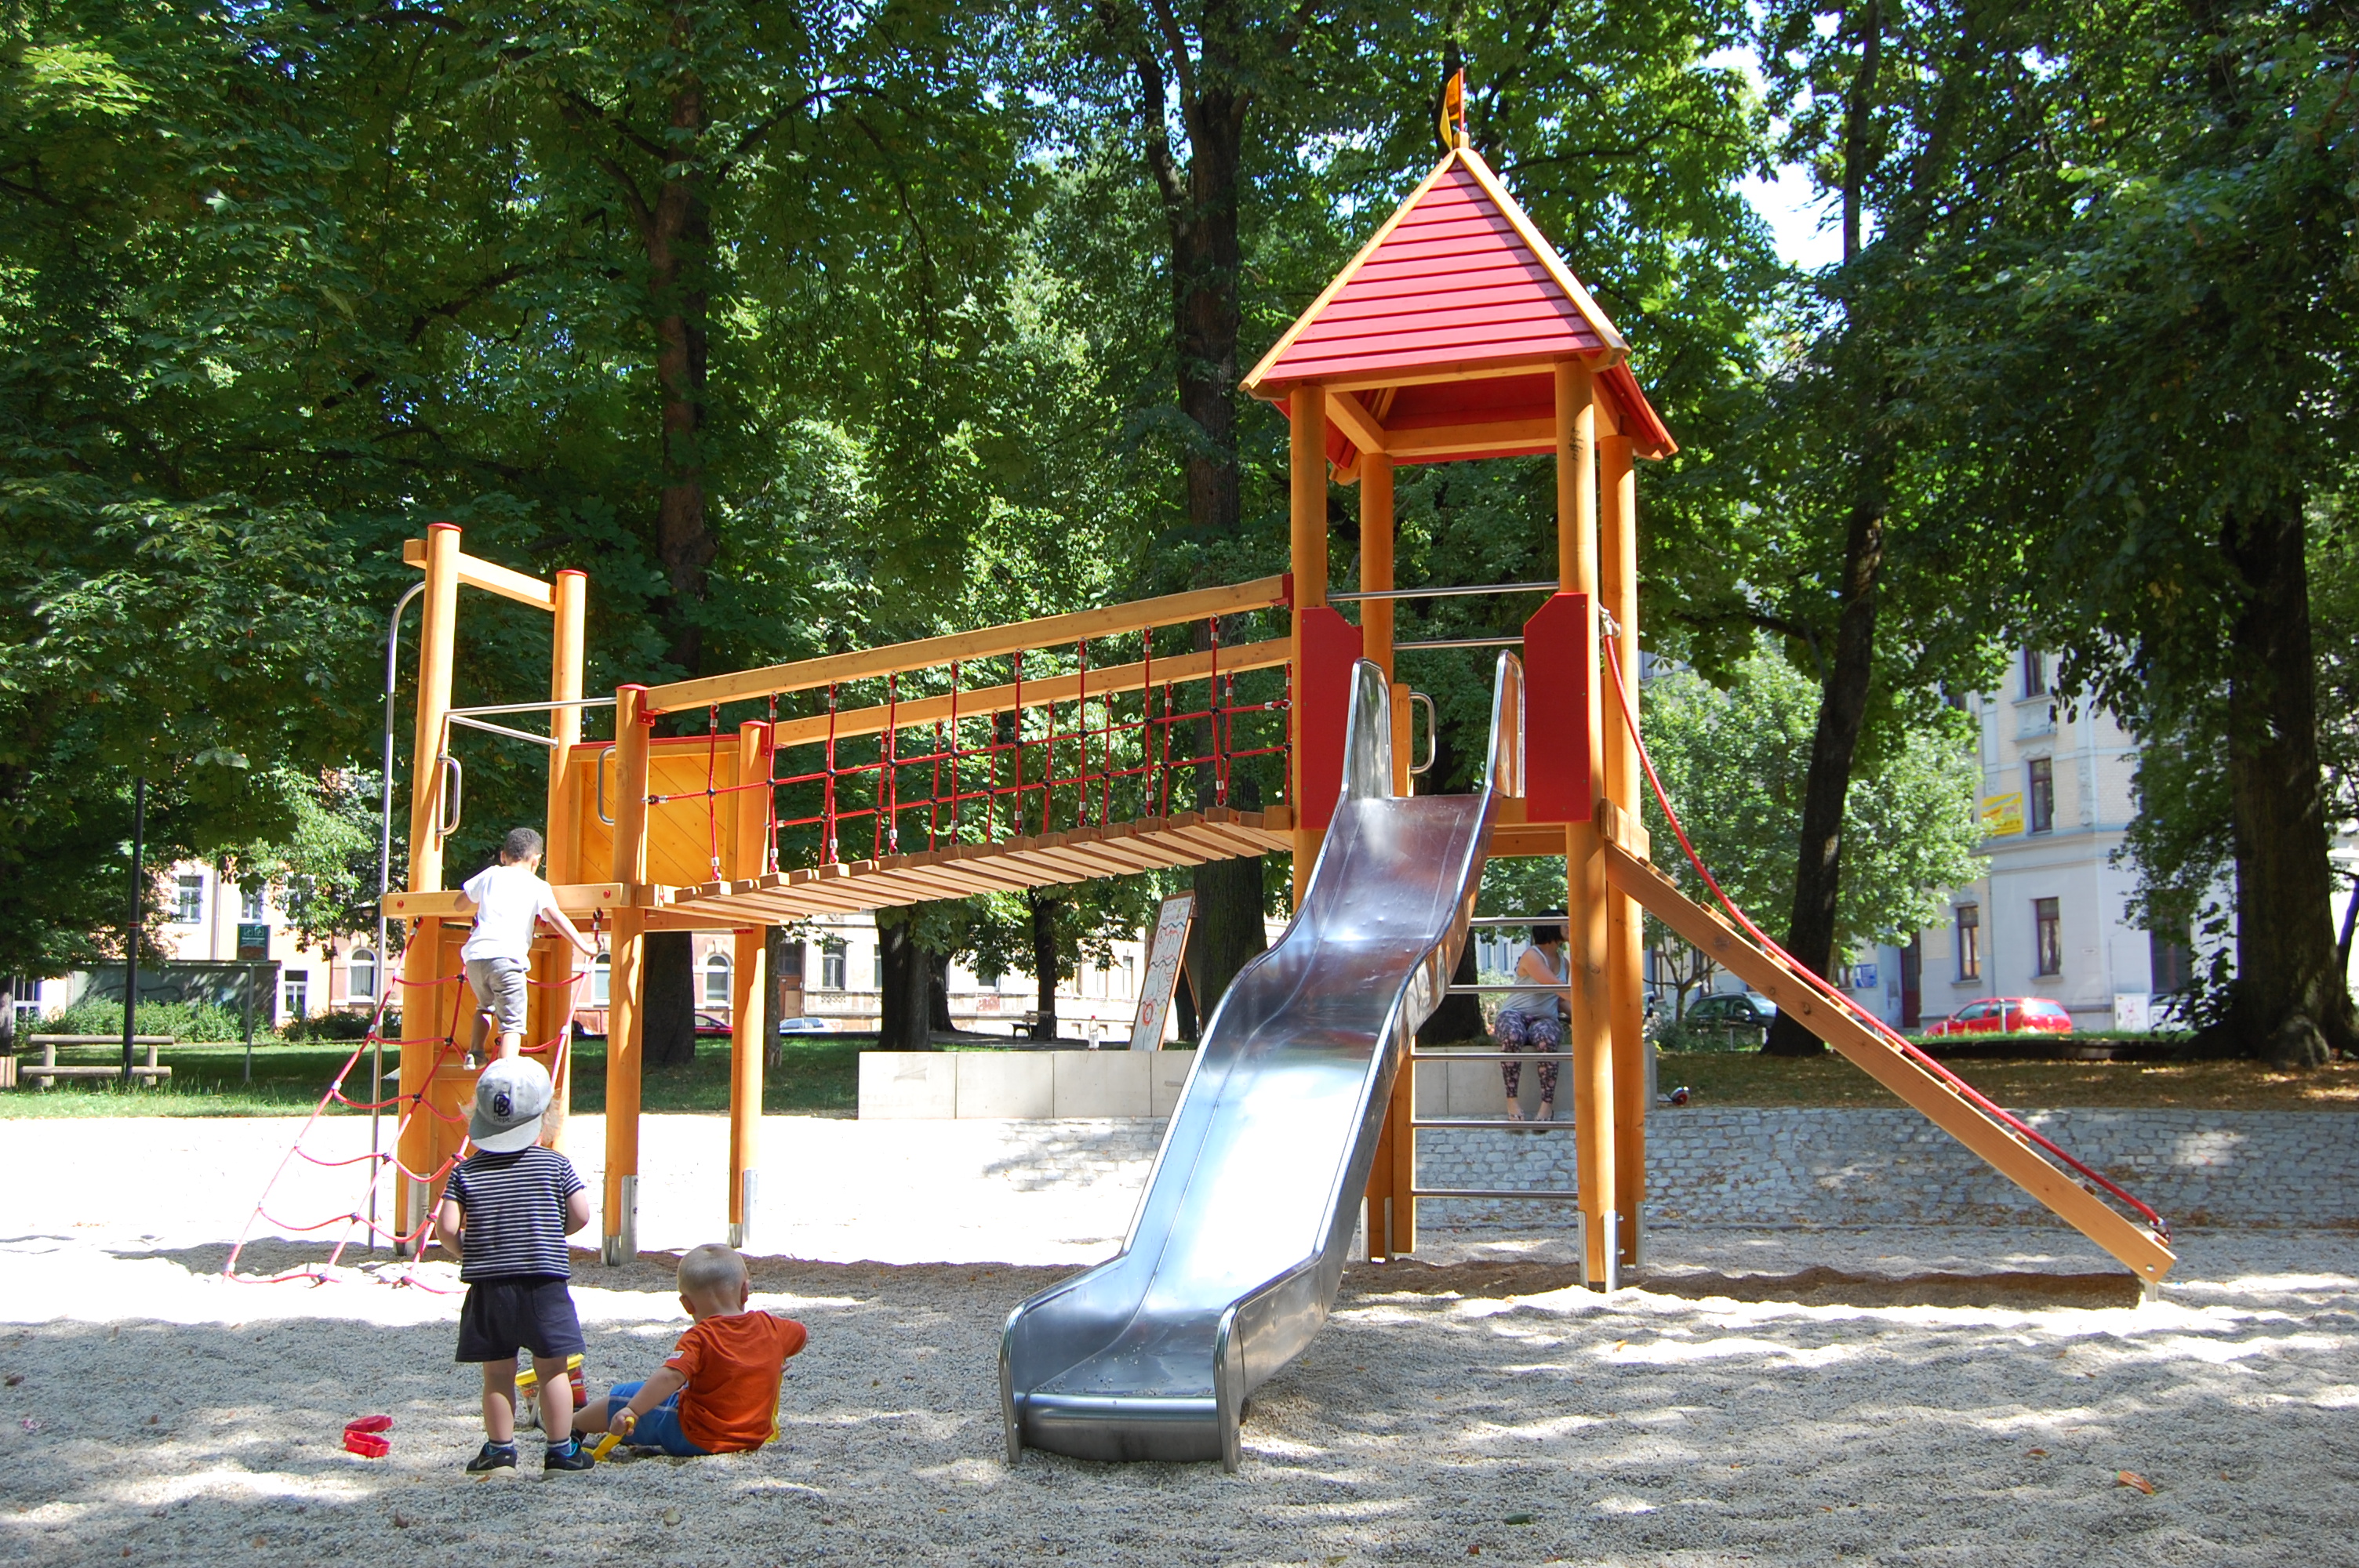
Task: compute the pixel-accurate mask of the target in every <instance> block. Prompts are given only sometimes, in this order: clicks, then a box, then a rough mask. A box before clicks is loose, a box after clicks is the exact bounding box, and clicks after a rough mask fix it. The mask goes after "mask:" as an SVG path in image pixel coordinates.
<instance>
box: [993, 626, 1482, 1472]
mask: <svg viewBox="0 0 2359 1568" xmlns="http://www.w3.org/2000/svg"><path fill="white" fill-rule="evenodd" d="M1390 704H1391V698H1390V693H1389V691H1388V689H1387V687H1386V682H1385V678H1384V672H1383V671H1382V670H1380V669H1379V668H1378V667H1377V666H1376V665H1373V664H1370V663H1368V662H1367V661H1365V660H1363V661H1361V662H1360V663H1359V664H1358V665H1356V666H1354V668H1353V684H1352V702H1351V708H1350V712H1349V717H1348V719H1347V721H1346V733H1345V739H1344V761H1343V796H1342V799H1341V800H1340V801H1339V802H1338V803H1337V806H1336V810H1335V817H1334V821H1333V823H1332V825H1331V826H1330V827H1329V828H1328V830H1327V836H1326V840H1325V842H1324V844H1323V845H1322V846H1321V849H1320V852H1319V859H1318V860H1317V862H1316V863H1315V864H1314V866H1313V867H1312V869H1311V872H1310V886H1309V888H1308V889H1306V890H1305V892H1304V894H1303V899H1302V907H1301V909H1300V910H1299V912H1298V913H1297V914H1296V915H1295V917H1294V921H1293V923H1292V924H1291V925H1288V927H1287V928H1286V932H1285V935H1282V936H1281V937H1280V938H1279V939H1278V941H1277V946H1273V947H1271V948H1270V949H1269V950H1268V951H1266V952H1265V953H1263V954H1261V955H1259V956H1258V957H1256V958H1255V959H1254V960H1253V961H1252V962H1251V963H1249V964H1247V965H1246V966H1245V968H1243V969H1242V970H1240V971H1239V972H1238V974H1237V978H1236V979H1235V980H1234V982H1233V983H1232V984H1231V985H1230V987H1229V989H1228V992H1227V994H1226V995H1225V996H1223V998H1222V999H1221V1002H1220V1005H1219V1006H1218V1007H1216V1008H1215V1009H1214V1010H1213V1011H1212V1019H1211V1021H1210V1022H1209V1023H1208V1024H1207V1025H1206V1027H1205V1030H1204V1034H1203V1040H1202V1044H1201V1045H1200V1046H1199V1048H1198V1050H1197V1052H1196V1060H1195V1062H1194V1064H1193V1065H1192V1066H1191V1067H1190V1071H1189V1076H1188V1083H1187V1087H1185V1088H1184V1089H1183V1090H1182V1091H1181V1093H1180V1104H1179V1106H1178V1107H1177V1108H1175V1110H1174V1111H1173V1113H1172V1117H1171V1122H1170V1126H1169V1129H1168V1130H1166V1132H1165V1134H1164V1138H1163V1147H1162V1150H1161V1151H1160V1152H1158V1154H1157V1156H1156V1161H1155V1167H1154V1169H1153V1170H1152V1171H1151V1172H1149V1173H1148V1175H1147V1191H1146V1193H1145V1195H1143V1196H1142V1197H1141V1198H1140V1200H1139V1206H1138V1211H1137V1214H1136V1216H1135V1217H1133V1219H1132V1221H1131V1226H1130V1232H1129V1234H1128V1235H1127V1236H1126V1237H1125V1238H1124V1240H1123V1245H1122V1250H1121V1251H1120V1252H1119V1253H1117V1254H1115V1256H1114V1257H1113V1258H1111V1259H1109V1260H1107V1261H1105V1262H1103V1263H1101V1264H1099V1265H1098V1266H1097V1267H1095V1268H1093V1269H1092V1270H1090V1271H1087V1272H1086V1273H1083V1274H1080V1275H1077V1276H1075V1277H1074V1278H1072V1279H1071V1280H1067V1281H1064V1282H1063V1283H1061V1284H1060V1285H1058V1286H1056V1287H1055V1288H1054V1289H1051V1290H1048V1291H1044V1292H1041V1293H1040V1294H1038V1295H1037V1296H1034V1297H1033V1298H1032V1299H1031V1300H1029V1301H1027V1302H1026V1303H1024V1304H1023V1305H1021V1306H1019V1307H1017V1308H1016V1310H1015V1311H1014V1312H1012V1313H1010V1314H1008V1316H1007V1325H1006V1329H1005V1331H1004V1332H1003V1333H1002V1335H1001V1337H1000V1346H999V1393H1000V1403H1001V1413H1002V1416H1003V1418H1004V1420H1005V1421H1006V1428H1007V1454H1008V1458H1009V1459H1010V1460H1011V1461H1013V1460H1014V1459H1016V1457H1017V1456H1018V1455H1019V1454H1021V1453H1022V1452H1023V1450H1024V1449H1025V1447H1026V1446H1027V1445H1028V1446H1031V1447H1034V1448H1045V1449H1048V1450H1049V1451H1050V1452H1052V1453H1057V1454H1071V1455H1073V1456H1075V1457H1077V1458H1083V1459H1167V1460H1204V1459H1215V1458H1217V1459H1219V1460H1220V1461H1221V1462H1222V1464H1223V1465H1225V1466H1226V1467H1227V1468H1229V1469H1231V1470H1234V1469H1235V1468H1236V1467H1237V1461H1238V1437H1237V1427H1238V1422H1239V1421H1240V1419H1241V1418H1242V1416H1243V1413H1244V1409H1245V1396H1246V1395H1248V1394H1250V1393H1251V1392H1252V1391H1253V1390H1255V1389H1256V1388H1257V1387H1259V1386H1260V1385H1261V1384H1262V1383H1264V1382H1266V1381H1267V1380H1268V1379H1270V1378H1271V1377H1273V1376H1275V1375H1276V1374H1277V1372H1278V1371H1279V1370H1280V1369H1281V1368H1284V1367H1285V1366H1286V1365H1287V1364H1288V1362H1290V1361H1292V1360H1293V1359H1294V1357H1297V1356H1299V1355H1300V1354H1301V1353H1302V1350H1303V1347H1304V1346H1307V1345H1308V1344H1309V1343H1310V1336H1312V1335H1314V1334H1316V1333H1317V1332H1318V1331H1319V1328H1320V1325H1322V1324H1323V1323H1325V1322H1326V1320H1327V1312H1328V1309H1329V1307H1330V1306H1331V1305H1332V1303H1333V1302H1334V1299H1335V1291H1336V1287H1337V1286H1338V1285H1339V1284H1340V1283H1341V1282H1342V1281H1343V1263H1344V1259H1345V1255H1346V1254H1347V1253H1348V1252H1349V1251H1350V1249H1351V1245H1352V1236H1353V1227H1354V1226H1355V1224H1356V1222H1357V1219H1358V1210H1359V1197H1360V1194H1361V1192H1362V1189H1364V1187H1365V1186H1366V1185H1367V1180H1368V1170H1369V1166H1370V1165H1371V1163H1372V1162H1374V1160H1375V1148H1376V1136H1377V1133H1378V1132H1379V1131H1380V1130H1381V1129H1382V1127H1383V1124H1384V1119H1385V1109H1386V1105H1387V1104H1388V1103H1389V1101H1390V1099H1391V1096H1392V1088H1393V1080H1394V1075H1395V1074H1397V1073H1398V1072H1400V1071H1401V1070H1402V1069H1403V1068H1404V1067H1405V1066H1406V1065H1407V1063H1408V1051H1409V1045H1410V1042H1411V1041H1412V1040H1413V1039H1414V1038H1415V1036H1416V1033H1417V1028H1418V1025H1419V1024H1420V1023H1423V1022H1425V1020H1426V1019H1427V1018H1428V1017H1430V1015H1431V1014H1432V1012H1433V1010H1434V1009H1435V1008H1436V1007H1437V1006H1439V1005H1440V1001H1441V998H1442V995H1443V993H1444V991H1445V990H1446V989H1447V988H1448V985H1449V980H1450V976H1451V971H1452V970H1453V969H1454V968H1456V967H1457V962H1458V955H1459V951H1460V949H1461V948H1462V946H1464V945H1465V942H1466V933H1467V922H1468V920H1469V918H1470V917H1471V916H1472V915H1473V912H1474V895H1475V892H1477V890H1478V889H1479V888H1480V886H1481V884H1482V880H1483V861H1484V846H1485V845H1486V844H1487V843H1488V842H1489V841H1490V837H1491V829H1492V826H1493V822H1494V820H1495V816H1496V813H1497V808H1498V801H1499V799H1500V798H1501V797H1502V796H1505V795H1520V794H1521V793H1522V789H1523V784H1522V780H1523V733H1524V687H1523V665H1521V664H1520V663H1519V662H1518V661H1517V659H1516V658H1515V657H1514V655H1512V654H1502V655H1501V656H1500V659H1499V665H1498V676H1497V679H1496V682H1495V687H1494V690H1493V696H1492V708H1491V750H1490V758H1489V762H1488V765H1487V766H1486V767H1485V769H1484V782H1483V789H1482V792H1481V793H1480V794H1479V795H1424V796H1418V797H1411V798H1406V799H1400V798H1395V797H1394V795H1393V794H1392V777H1393V770H1392V716H1391V711H1390Z"/></svg>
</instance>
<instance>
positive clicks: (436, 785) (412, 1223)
mask: <svg viewBox="0 0 2359 1568" xmlns="http://www.w3.org/2000/svg"><path fill="white" fill-rule="evenodd" d="M424 598H425V600H426V604H425V611H424V615H423V619H422V621H421V623H420V625H419V634H418V722H417V725H416V727H415V729H414V730H412V735H411V744H410V752H409V759H410V761H409V891H410V892H440V890H441V887H442V834H441V814H442V779H443V770H442V763H441V758H440V753H441V750H442V731H443V725H444V722H445V719H444V716H445V715H446V714H448V713H449V712H450V710H451V661H452V659H453V657H454V655H455V654H456V653H457V650H458V635H459V529H458V526H457V525H456V524H451V523H436V524H432V525H431V526H429V528H428V529H427V530H426V592H425V595H424ZM442 936H443V934H442V922H441V921H440V920H420V921H419V922H417V923H416V924H415V925H413V926H412V927H411V931H410V938H409V947H408V954H407V956H406V957H404V959H403V961H402V967H401V979H402V994H401V1026H402V1027H401V1039H402V1045H401V1057H400V1078H401V1103H402V1105H403V1107H404V1108H408V1110H409V1113H410V1114H409V1116H408V1121H407V1123H406V1124H405V1125H404V1126H403V1128H402V1130H401V1138H400V1141H398V1143H397V1144H396V1146H395V1155H396V1158H397V1160H398V1161H399V1162H400V1163H401V1165H402V1166H403V1167H404V1168H405V1169H407V1170H408V1171H409V1172H412V1173H414V1174H412V1175H409V1176H405V1177H402V1178H401V1179H400V1180H399V1182H398V1185H397V1190H398V1191H399V1192H400V1194H401V1195H402V1201H401V1202H400V1203H399V1204H397V1206H396V1208H395V1221H394V1223H395V1226H396V1227H397V1229H398V1230H399V1231H401V1232H402V1233H404V1234H407V1233H408V1232H410V1231H413V1230H415V1229H417V1228H418V1227H419V1226H420V1225H421V1224H423V1223H424V1222H425V1218H426V1215H427V1211H428V1209H429V1206H430V1204H431V1201H432V1184H431V1183H429V1181H427V1180H425V1179H424V1178H425V1177H426V1176H427V1175H428V1174H429V1173H431V1172H432V1171H433V1169H434V1167H435V1166H436V1165H437V1164H439V1163H440V1160H439V1159H438V1157H437V1155H436V1145H437V1144H438V1143H439V1142H440V1140H439V1139H437V1138H436V1137H435V1130H436V1129H437V1128H438V1127H439V1126H440V1121H439V1120H438V1119H436V1118H435V1117H434V1116H433V1115H432V1114H430V1113H427V1112H422V1111H419V1109H417V1107H418V1106H419V1103H420V1101H421V1099H422V1098H423V1096H424V1095H425V1093H426V1087H427V1082H428V1080H429V1078H430V1077H432V1076H433V1073H434V1063H435V1057H436V1054H437V1047H438V1045H439V1044H440V1039H439V1036H440V1030H438V1029H437V1028H436V1027H435V1025H436V1022H437V1021H438V1019H437V1015H438V1014H439V1013H440V1012H441V1011H442V1002H443V998H442V994H441V993H442V992H443V991H444V990H448V989H455V988H452V987H448V986H437V985H435V984H434V981H435V980H437V979H440V978H441V977H440V975H439V974H438V973H437V971H438V970H439V969H440V967H441V958H442V945H443V944H442ZM378 961H379V962H383V959H382V958H381V957H380V959H379V960H378ZM454 1000H455V999H454ZM405 1250H406V1249H405Z"/></svg>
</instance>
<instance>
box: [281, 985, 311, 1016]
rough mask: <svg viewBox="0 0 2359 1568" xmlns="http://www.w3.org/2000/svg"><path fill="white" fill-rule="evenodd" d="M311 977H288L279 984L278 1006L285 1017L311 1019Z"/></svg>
mask: <svg viewBox="0 0 2359 1568" xmlns="http://www.w3.org/2000/svg"><path fill="white" fill-rule="evenodd" d="M310 999H311V977H310V976H309V975H288V976H286V977H285V978H283V979H280V981H279V982H278V1006H279V1011H280V1012H281V1013H282V1014H283V1015H284V1016H286V1017H288V1018H309V1017H310V1016H311V1008H310Z"/></svg>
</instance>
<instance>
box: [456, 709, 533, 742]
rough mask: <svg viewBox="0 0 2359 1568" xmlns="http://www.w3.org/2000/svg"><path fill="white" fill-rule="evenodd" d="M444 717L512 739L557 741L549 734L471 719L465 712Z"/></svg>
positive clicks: (471, 727) (467, 726) (465, 725)
mask: <svg viewBox="0 0 2359 1568" xmlns="http://www.w3.org/2000/svg"><path fill="white" fill-rule="evenodd" d="M443 717H444V718H446V719H450V721H451V723H453V724H458V725H463V726H464V727H466V728H467V729H469V730H490V731H491V732H492V733H493V734H495V735H505V736H506V737H507V738H508V739H509V740H511V741H531V742H532V743H533V744H534V745H536V746H555V745H556V744H557V741H555V739H553V738H552V737H550V736H547V735H529V734H527V733H526V732H525V731H524V730H511V729H509V728H508V727H507V726H506V725H505V724H490V723H486V722H484V720H483V719H470V718H468V717H467V716H466V715H465V714H463V713H446V714H444V715H443Z"/></svg>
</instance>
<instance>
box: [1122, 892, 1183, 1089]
mask: <svg viewBox="0 0 2359 1568" xmlns="http://www.w3.org/2000/svg"><path fill="white" fill-rule="evenodd" d="M1195 919H1196V895H1195V894H1194V893H1192V892H1175V893H1173V894H1172V895H1171V896H1170V897H1169V898H1167V899H1165V900H1164V901H1163V906H1162V907H1161V908H1160V909H1158V910H1157V911H1156V912H1155V934H1154V935H1153V936H1151V937H1149V938H1148V939H1147V974H1146V975H1145V977H1144V978H1143V979H1141V980H1140V982H1139V987H1138V1017H1137V1019H1136V1022H1133V1023H1132V1024H1131V1026H1130V1048H1131V1049H1132V1050H1134V1051H1154V1050H1159V1049H1160V1048H1161V1047H1162V1044H1163V1031H1164V1029H1165V1027H1166V1025H1167V1022H1168V1021H1169V1018H1170V1016H1171V993H1172V992H1173V991H1174V990H1175V989H1178V987H1179V984H1180V959H1181V958H1183V957H1186V956H1187V952H1188V927H1189V926H1190V925H1193V924H1194V923H1195Z"/></svg>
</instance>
